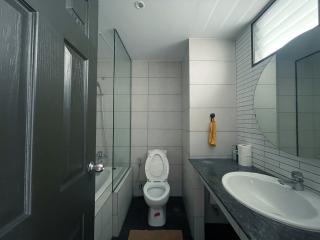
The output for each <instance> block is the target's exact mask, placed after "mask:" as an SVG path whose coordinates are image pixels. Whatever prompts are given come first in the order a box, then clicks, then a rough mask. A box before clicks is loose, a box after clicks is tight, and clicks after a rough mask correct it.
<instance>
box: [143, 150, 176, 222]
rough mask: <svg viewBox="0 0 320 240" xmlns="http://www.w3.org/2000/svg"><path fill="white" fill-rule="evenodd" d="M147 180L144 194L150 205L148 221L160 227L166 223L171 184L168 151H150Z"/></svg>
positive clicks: (146, 166)
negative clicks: (169, 181)
mask: <svg viewBox="0 0 320 240" xmlns="http://www.w3.org/2000/svg"><path fill="white" fill-rule="evenodd" d="M145 172H146V176H147V180H148V181H147V182H146V184H145V185H144V187H143V196H144V199H145V201H146V203H147V204H148V206H149V213H148V223H149V225H150V226H153V227H160V226H163V225H164V224H165V223H166V203H167V202H168V199H169V193H170V186H169V184H168V182H167V179H168V175H169V163H168V159H167V151H165V150H159V149H154V150H150V151H148V158H147V160H146V164H145Z"/></svg>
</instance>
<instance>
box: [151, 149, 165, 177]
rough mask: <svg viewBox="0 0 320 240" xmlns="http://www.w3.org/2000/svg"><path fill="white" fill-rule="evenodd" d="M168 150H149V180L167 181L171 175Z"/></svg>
mask: <svg viewBox="0 0 320 240" xmlns="http://www.w3.org/2000/svg"><path fill="white" fill-rule="evenodd" d="M166 153H167V151H164V150H159V149H154V150H150V151H149V152H148V158H147V160H146V165H145V172H146V176H147V179H148V180H149V181H165V180H167V179H168V175H169V163H168V159H167V154H166Z"/></svg>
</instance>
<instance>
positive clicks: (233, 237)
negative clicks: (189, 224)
mask: <svg viewBox="0 0 320 240" xmlns="http://www.w3.org/2000/svg"><path fill="white" fill-rule="evenodd" d="M205 236H206V240H221V239H226V240H240V238H239V237H238V235H237V233H236V232H235V231H234V230H233V228H232V226H231V225H230V224H213V223H207V224H206V225H205Z"/></svg>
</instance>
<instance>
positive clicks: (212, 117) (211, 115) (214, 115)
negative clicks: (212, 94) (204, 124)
mask: <svg viewBox="0 0 320 240" xmlns="http://www.w3.org/2000/svg"><path fill="white" fill-rule="evenodd" d="M215 117H216V114H215V113H210V118H211V121H212V119H214V118H215Z"/></svg>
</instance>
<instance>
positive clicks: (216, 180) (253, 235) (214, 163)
mask: <svg viewBox="0 0 320 240" xmlns="http://www.w3.org/2000/svg"><path fill="white" fill-rule="evenodd" d="M190 162H191V164H192V165H193V167H194V168H195V169H196V170H197V172H198V173H199V175H200V176H201V178H202V179H203V180H204V181H205V182H206V183H207V185H208V186H209V188H210V190H211V191H212V192H213V193H215V195H216V197H217V198H218V199H219V200H220V201H221V203H222V204H223V205H224V207H225V208H226V210H227V211H228V212H229V214H230V215H231V216H232V218H233V219H234V220H235V221H236V222H237V224H238V225H239V227H240V228H241V229H242V231H243V232H244V233H245V234H246V235H247V237H248V238H249V239H257V240H278V239H279V240H280V239H281V240H302V239H303V240H311V239H312V240H315V239H317V240H320V233H318V232H311V231H304V230H300V229H296V228H293V227H290V226H287V225H285V224H282V223H279V222H277V221H274V220H271V219H269V218H267V217H264V216H262V215H260V214H258V213H255V212H254V211H252V210H251V209H249V208H247V207H245V206H244V205H242V204H241V203H240V202H238V201H237V200H236V199H235V198H233V197H232V196H231V195H230V194H229V193H228V192H227V191H226V190H225V189H224V187H223V185H222V177H223V175H224V174H226V173H228V172H234V171H249V172H258V173H264V172H262V171H261V170H259V169H257V168H254V167H252V168H251V167H250V168H247V167H246V168H245V167H241V166H239V165H238V164H237V163H236V162H234V161H232V160H230V159H190ZM264 174H266V173H264Z"/></svg>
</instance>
